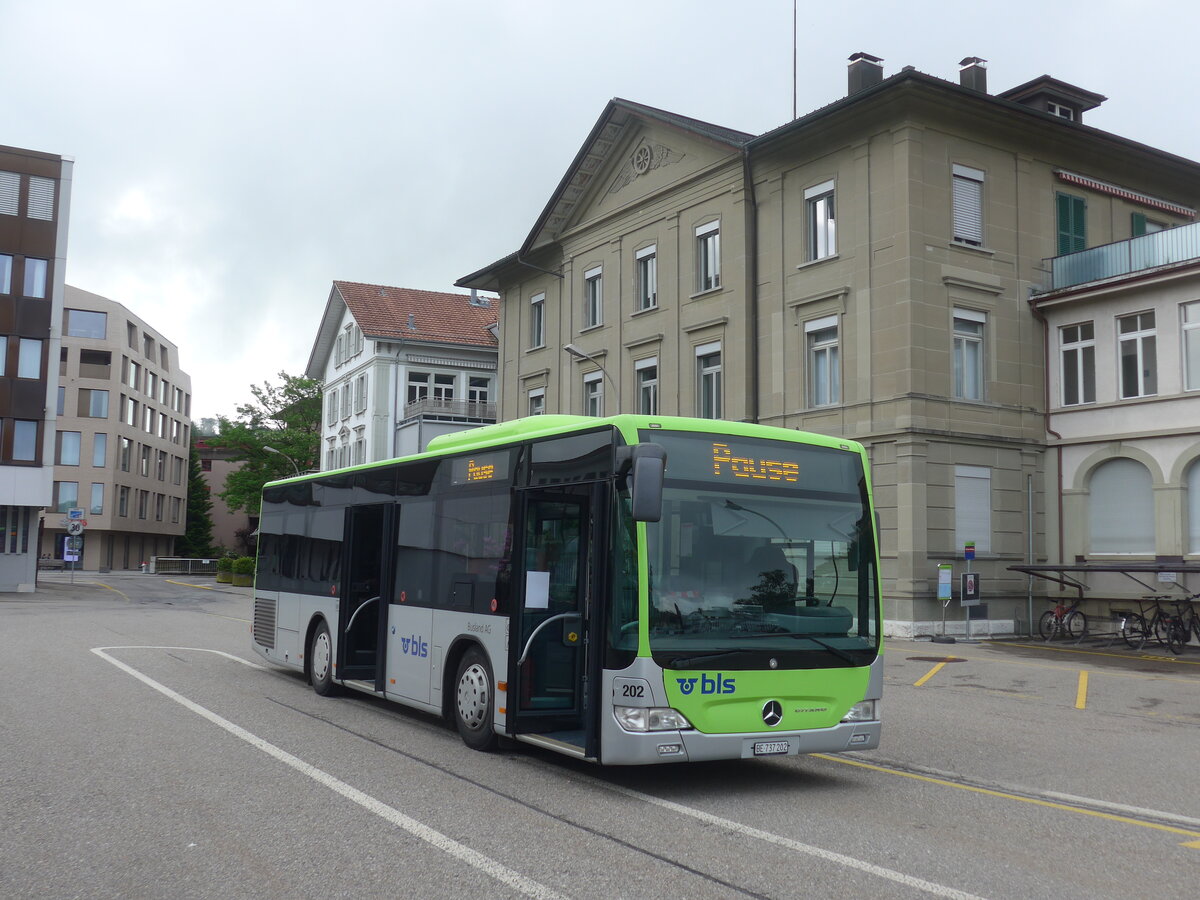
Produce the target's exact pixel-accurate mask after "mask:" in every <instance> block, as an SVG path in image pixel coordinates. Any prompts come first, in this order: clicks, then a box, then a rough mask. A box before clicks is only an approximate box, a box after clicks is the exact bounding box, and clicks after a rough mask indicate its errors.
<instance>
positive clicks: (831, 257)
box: [796, 253, 841, 269]
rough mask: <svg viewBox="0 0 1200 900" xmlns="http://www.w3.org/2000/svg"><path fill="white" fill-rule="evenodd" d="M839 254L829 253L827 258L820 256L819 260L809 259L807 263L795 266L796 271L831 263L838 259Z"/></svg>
mask: <svg viewBox="0 0 1200 900" xmlns="http://www.w3.org/2000/svg"><path fill="white" fill-rule="evenodd" d="M840 258H841V254H838V253H831V254H829V255H828V256H822V257H821V258H820V259H810V260H808V261H807V262H802V263H800V265H798V266H796V268H797V269H808V268H811V267H812V266H819V265H820V264H821V263H827V262H833V261H834V260H835V259H840Z"/></svg>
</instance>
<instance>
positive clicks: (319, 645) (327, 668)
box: [308, 622, 338, 697]
mask: <svg viewBox="0 0 1200 900" xmlns="http://www.w3.org/2000/svg"><path fill="white" fill-rule="evenodd" d="M308 671H309V674H310V676H311V677H312V686H313V690H314V691H316V692H317V693H318V694H320V695H321V696H322V697H332V696H333V695H334V694H336V693H337V692H338V686H337V683H336V682H334V680H333V640H332V639H331V638H330V637H329V626H328V625H326V624H325V623H324V622H320V623H318V624H317V627H316V630H314V631H313V636H312V642H311V643H310V644H309V645H308Z"/></svg>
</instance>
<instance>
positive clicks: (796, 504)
mask: <svg viewBox="0 0 1200 900" xmlns="http://www.w3.org/2000/svg"><path fill="white" fill-rule="evenodd" d="M644 439H649V440H654V441H655V442H656V443H660V444H662V445H663V446H664V447H666V449H667V479H666V483H665V486H664V491H663V515H662V519H661V521H659V522H657V523H650V524H647V526H646V535H647V551H648V560H649V571H648V578H649V593H650V604H649V622H648V623H647V624H648V630H649V638H650V647H651V651H652V652H653V654H654V658H655V660H656V661H657V662H659V664H660V665H663V666H665V667H667V668H685V669H686V668H715V667H722V668H729V669H737V668H741V669H755V668H774V667H778V668H823V667H835V666H864V665H868V664H870V662H871V661H872V660H873V659H874V658H875V656H876V653H877V648H878V634H879V621H878V615H879V613H878V587H877V578H876V572H875V547H874V541H873V534H874V529H873V522H872V517H871V513H870V502H869V496H868V492H867V487H866V479H865V477H864V475H863V471H862V463H861V458H860V457H859V456H858V455H857V454H855V453H852V452H848V451H845V450H838V449H832V448H826V447H819V446H813V445H806V444H801V443H792V442H784V441H764V440H758V439H750V438H743V437H729V436H717V437H714V436H711V435H703V434H683V433H678V432H676V433H669V434H667V433H662V432H659V433H656V434H644Z"/></svg>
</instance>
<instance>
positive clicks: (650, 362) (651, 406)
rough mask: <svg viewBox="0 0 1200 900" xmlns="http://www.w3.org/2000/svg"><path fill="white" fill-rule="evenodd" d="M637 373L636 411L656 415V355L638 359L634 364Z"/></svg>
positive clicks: (645, 414)
mask: <svg viewBox="0 0 1200 900" xmlns="http://www.w3.org/2000/svg"><path fill="white" fill-rule="evenodd" d="M634 370H635V372H636V374H637V392H638V412H639V413H640V414H641V415H643V416H657V415H658V357H656V356H655V357H651V358H650V359H643V360H639V361H638V362H636V363H635V364H634Z"/></svg>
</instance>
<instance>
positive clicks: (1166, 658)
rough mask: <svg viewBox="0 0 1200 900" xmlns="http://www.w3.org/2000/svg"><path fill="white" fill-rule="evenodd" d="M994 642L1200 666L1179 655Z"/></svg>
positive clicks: (1011, 645) (1196, 661)
mask: <svg viewBox="0 0 1200 900" xmlns="http://www.w3.org/2000/svg"><path fill="white" fill-rule="evenodd" d="M992 643H994V644H1004V645H1007V646H1009V647H1030V648H1033V649H1037V650H1049V651H1051V652H1053V653H1082V654H1084V655H1086V656H1111V657H1113V658H1115V659H1129V660H1134V661H1136V660H1140V659H1152V660H1154V661H1155V662H1173V663H1179V664H1180V665H1184V666H1200V659H1182V658H1180V657H1178V656H1157V655H1155V654H1153V653H1139V654H1137V655H1136V656H1133V655H1131V654H1129V653H1106V652H1105V651H1103V650H1083V649H1080V648H1077V647H1053V646H1051V645H1049V644H1030V643H1028V642H1026V641H993V642H992Z"/></svg>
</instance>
